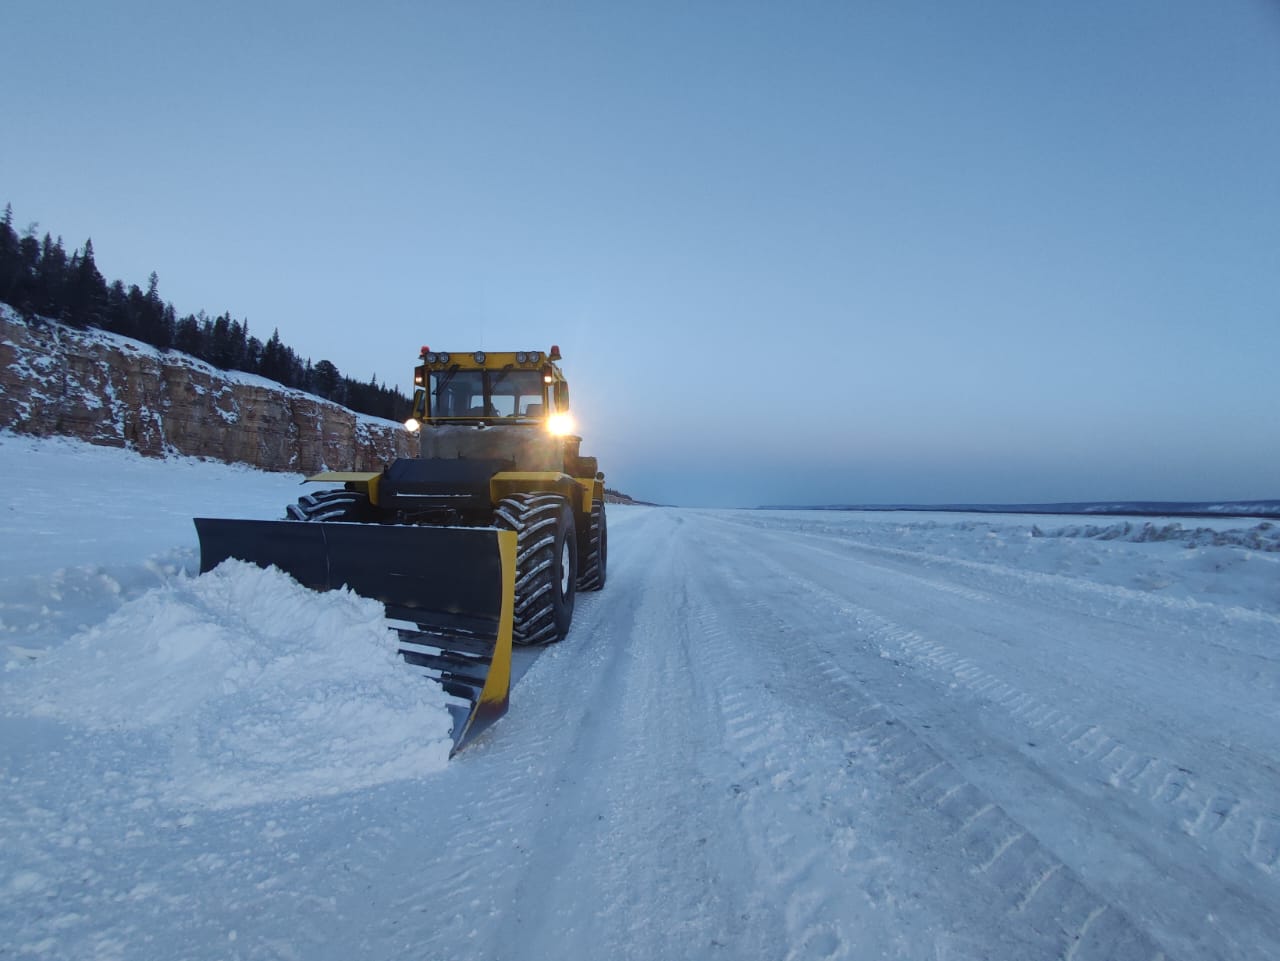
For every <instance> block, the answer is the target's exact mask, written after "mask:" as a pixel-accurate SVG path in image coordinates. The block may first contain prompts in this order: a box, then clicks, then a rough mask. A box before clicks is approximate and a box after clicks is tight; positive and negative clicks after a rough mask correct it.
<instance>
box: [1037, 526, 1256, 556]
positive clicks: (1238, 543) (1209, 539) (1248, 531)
mask: <svg viewBox="0 0 1280 961" xmlns="http://www.w3.org/2000/svg"><path fill="white" fill-rule="evenodd" d="M1031 536H1032V537H1092V538H1094V539H1096V540H1100V541H1117V540H1118V541H1129V542H1131V543H1134V544H1151V543H1159V542H1162V541H1174V542H1176V543H1178V544H1181V545H1182V546H1184V547H1188V548H1191V547H1245V548H1248V549H1249V550H1254V551H1269V552H1270V551H1280V526H1278V525H1276V524H1273V523H1271V522H1270V521H1264V522H1263V523H1261V524H1258V525H1256V526H1254V527H1250V528H1244V529H1237V530H1226V531H1222V530H1214V529H1212V528H1209V527H1196V528H1186V527H1183V526H1182V525H1181V524H1178V523H1169V524H1152V523H1150V522H1149V521H1148V522H1146V523H1142V524H1137V523H1134V522H1132V521H1123V522H1121V523H1119V524H1106V525H1096V524H1075V525H1070V526H1068V527H1061V528H1058V529H1056V530H1054V529H1050V530H1041V529H1040V527H1039V526H1038V525H1035V526H1033V527H1032V528H1031Z"/></svg>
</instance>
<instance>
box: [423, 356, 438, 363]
mask: <svg viewBox="0 0 1280 961" xmlns="http://www.w3.org/2000/svg"><path fill="white" fill-rule="evenodd" d="M439 357H440V355H439V354H427V355H426V358H427V363H428V364H434V363H435V362H436V361H437V360H438V359H439Z"/></svg>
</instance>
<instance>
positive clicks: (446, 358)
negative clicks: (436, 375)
mask: <svg viewBox="0 0 1280 961" xmlns="http://www.w3.org/2000/svg"><path fill="white" fill-rule="evenodd" d="M436 359H437V360H438V361H440V363H442V364H447V363H449V355H448V354H436Z"/></svg>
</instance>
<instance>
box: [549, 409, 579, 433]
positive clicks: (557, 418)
mask: <svg viewBox="0 0 1280 961" xmlns="http://www.w3.org/2000/svg"><path fill="white" fill-rule="evenodd" d="M576 426H577V425H576V424H574V422H573V416H572V415H571V414H552V415H551V416H550V417H548V418H547V430H548V431H550V432H551V433H552V434H555V435H556V436H557V437H561V436H563V435H565V434H572V433H573V431H574V429H575V427H576Z"/></svg>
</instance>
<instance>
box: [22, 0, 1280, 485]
mask: <svg viewBox="0 0 1280 961" xmlns="http://www.w3.org/2000/svg"><path fill="white" fill-rule="evenodd" d="M0 28H2V29H0V33H3V35H4V36H5V39H6V43H5V48H6V66H7V70H6V74H7V79H6V82H5V84H3V85H0V117H2V118H3V129H4V131H5V137H4V141H5V142H4V146H3V148H2V149H0V205H3V204H4V203H6V202H7V203H11V204H12V205H13V211H14V218H15V227H17V228H18V229H19V230H22V229H23V228H25V227H26V225H27V224H28V223H30V222H33V221H35V222H38V224H39V228H38V230H39V233H41V234H43V233H44V232H45V231H49V232H51V233H53V234H54V235H61V236H62V237H63V239H64V241H65V243H66V246H67V247H68V249H71V248H72V247H79V246H81V245H83V243H84V240H85V239H86V238H88V237H92V239H93V242H94V248H95V252H96V255H97V260H98V265H99V267H100V269H101V270H102V273H103V274H104V275H105V276H106V277H107V279H108V280H114V279H117V278H119V279H121V280H124V281H125V282H126V283H137V284H139V285H140V286H144V287H145V284H146V278H147V276H148V274H149V273H150V272H151V271H153V270H154V271H156V272H157V273H158V274H159V277H160V293H161V295H162V296H163V297H164V298H165V299H166V300H168V301H170V302H171V303H173V305H174V307H175V308H176V310H177V311H178V313H179V314H180V315H181V314H186V313H194V312H196V311H198V310H201V309H203V310H205V311H207V312H209V313H210V314H216V313H221V312H222V311H224V310H226V311H230V313H231V314H232V315H233V316H235V317H237V318H240V319H247V320H248V322H249V324H250V329H251V331H252V332H253V333H255V334H256V335H258V336H259V337H261V338H263V339H265V338H266V337H267V336H269V335H270V333H271V331H272V329H273V328H278V329H279V330H280V333H281V336H282V338H283V339H284V340H285V342H286V343H288V344H290V345H291V346H292V347H293V348H294V349H295V350H297V351H298V352H299V353H300V354H302V355H303V356H309V357H310V358H311V359H312V360H313V361H316V360H320V359H322V358H323V359H328V360H331V361H333V362H334V363H335V364H337V365H338V367H339V368H340V369H341V370H342V371H343V372H344V373H345V374H347V375H348V376H353V377H358V378H361V379H365V378H368V377H369V376H371V375H375V374H376V376H377V377H378V378H379V379H380V380H383V381H388V382H396V383H400V384H401V385H403V386H404V387H405V389H406V390H407V389H408V387H409V385H410V379H411V369H412V365H413V362H414V358H415V355H416V353H417V349H418V347H419V346H420V345H422V344H430V345H431V346H432V347H435V348H436V349H442V350H451V351H463V350H472V349H476V348H484V349H488V350H501V349H520V348H541V349H545V348H546V347H547V346H548V345H550V344H552V343H557V344H559V345H560V347H561V348H562V350H563V352H564V355H565V364H564V366H565V370H566V373H567V374H568V376H569V379H570V382H571V384H572V385H573V394H574V403H575V412H576V414H577V416H578V419H579V422H580V425H581V428H582V433H583V435H584V438H585V442H584V445H583V446H584V450H585V451H587V452H589V453H594V454H596V455H598V456H599V458H600V463H601V467H602V468H603V469H604V470H605V471H606V472H607V473H608V475H609V483H610V484H611V486H616V487H618V488H620V489H622V490H625V491H627V492H628V493H631V494H632V495H634V496H636V497H640V498H644V499H648V500H655V501H661V502H665V503H675V504H685V505H717V506H750V505H755V504H765V503H769V504H778V503H787V504H815V503H823V504H828V503H979V502H985V503H995V502H1005V503H1010V502H1050V501H1079V500H1109V499H1143V500H1161V499H1175V500H1181V499H1185V500H1211V499H1237V498H1261V497H1277V496H1280V387H1278V386H1277V384H1278V382H1280V376H1278V375H1280V4H1277V3H1276V2H1274V0H1231V2H1225V3H1218V4H1204V3H1197V2H1191V0H1159V2H1156V0H1139V2H1130V3H1123V4H1117V3H1114V2H1111V0H1085V2H1080V3H1073V4H1062V3H1057V2H1046V0H1001V2H984V3H970V4H956V3H947V2H930V3H919V2H902V3H868V2H852V0H850V2H846V3H836V2H830V3H819V2H806V3H799V4H768V3H728V2H695V3H652V4H620V3H595V4H589V3H555V4H551V3H546V4H537V3H533V4H529V3H475V4H471V3H466V4H464V3H411V2H402V3H378V2H372V3H367V4H336V3H328V2H309V3H301V2H284V3H270V4H257V3H254V4H249V3H242V2H232V3H225V4H219V5H212V4H201V5H194V4H182V3H168V2H166V3H161V2H145V3H144V2H136V0H119V2H112V3H110V4H87V3H67V2H58V0H52V2H44V3H39V4H27V5H23V6H21V7H18V6H15V5H10V6H9V7H7V8H6V11H5V12H4V14H2V15H0Z"/></svg>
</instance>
